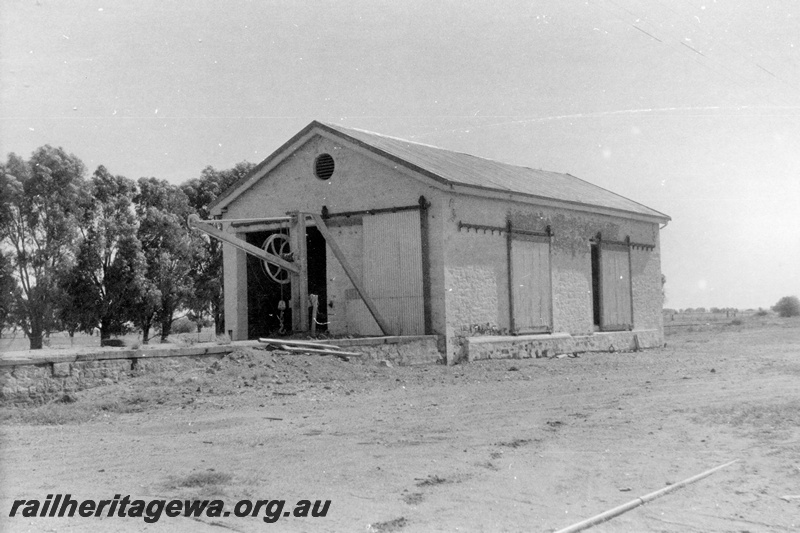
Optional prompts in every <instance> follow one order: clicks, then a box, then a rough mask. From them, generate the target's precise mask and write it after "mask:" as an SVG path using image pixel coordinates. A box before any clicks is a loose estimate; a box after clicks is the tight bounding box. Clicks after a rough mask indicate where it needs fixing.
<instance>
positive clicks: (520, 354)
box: [464, 329, 662, 361]
mask: <svg viewBox="0 0 800 533" xmlns="http://www.w3.org/2000/svg"><path fill="white" fill-rule="evenodd" d="M636 339H638V348H658V347H660V346H661V345H662V341H661V334H660V332H659V331H658V330H655V329H652V330H650V329H648V330H639V331H636V330H634V331H615V332H604V333H594V334H592V335H575V336H573V335H569V334H568V333H555V334H552V335H519V336H505V337H501V336H485V337H467V338H466V339H465V345H464V350H465V352H466V358H467V360H468V361H476V360H479V359H526V358H530V357H552V356H554V355H558V354H562V353H576V352H577V353H580V352H608V351H617V352H624V351H629V350H634V349H636V348H637V345H636Z"/></svg>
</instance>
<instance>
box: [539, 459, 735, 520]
mask: <svg viewBox="0 0 800 533" xmlns="http://www.w3.org/2000/svg"><path fill="white" fill-rule="evenodd" d="M737 461H739V459H734V460H733V461H730V462H728V463H725V464H724V465H719V466H717V467H714V468H712V469H710V470H706V471H705V472H703V473H701V474H697V475H696V476H692V477H690V478H687V479H684V480H683V481H681V482H679V483H675V484H674V485H670V486H668V487H664V488H663V489H660V490H657V491H655V492H651V493H649V494H645V495H644V496H640V497H639V498H636V499H635V500H631V501H629V502H628V503H623V504H622V505H620V506H619V507H614V508H613V509H609V510H608V511H606V512H604V513H600V514H599V515H595V516H593V517H591V518H587V519H586V520H583V521H582V522H578V523H577V524H573V525H571V526H569V527H566V528H564V529H559V530H558V531H556V532H555V533H575V532H576V531H583V530H584V529H589V528H590V527H593V526H596V525H597V524H602V523H603V522H606V521H608V520H611V519H612V518H614V517H616V516H619V515H621V514H623V513H627V512H628V511H630V510H631V509H633V508H635V507H639V506H640V505H644V504H645V503H647V502H649V501H652V500H655V499H656V498H660V497H661V496H663V495H665V494H668V493H670V492H672V491H675V490H678V489H682V488H683V487H685V486H686V485H689V484H691V483H694V482H695V481H700V480H701V479H703V478H705V477H708V476H710V475H711V474H713V473H714V472H716V471H717V470H722V469H723V468H725V467H726V466H730V465H732V464H733V463H735V462H737Z"/></svg>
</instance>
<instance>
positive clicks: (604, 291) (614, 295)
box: [600, 243, 633, 331]
mask: <svg viewBox="0 0 800 533" xmlns="http://www.w3.org/2000/svg"><path fill="white" fill-rule="evenodd" d="M600 271H601V280H600V283H601V291H600V292H601V298H602V303H601V306H602V314H601V315H600V317H601V323H600V328H601V329H603V330H606V331H608V330H623V329H630V328H631V327H632V325H633V313H632V312H631V264H630V249H629V247H628V246H627V245H622V244H610V243H601V245H600Z"/></svg>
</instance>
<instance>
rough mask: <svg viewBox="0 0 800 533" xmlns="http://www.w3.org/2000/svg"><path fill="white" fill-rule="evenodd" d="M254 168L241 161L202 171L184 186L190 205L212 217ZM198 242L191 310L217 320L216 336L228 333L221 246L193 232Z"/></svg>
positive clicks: (196, 210) (202, 216) (200, 315)
mask: <svg viewBox="0 0 800 533" xmlns="http://www.w3.org/2000/svg"><path fill="white" fill-rule="evenodd" d="M254 167H255V165H253V164H252V163H249V162H247V161H242V162H241V163H238V164H236V165H235V166H234V167H233V168H230V169H226V170H217V169H215V168H214V167H211V166H209V167H206V168H205V169H203V171H202V173H201V174H200V177H199V178H194V179H192V180H189V181H187V182H185V183H184V184H183V185H181V188H182V189H183V192H184V193H186V196H187V197H188V199H189V205H190V206H191V207H192V209H193V210H194V211H195V212H196V213H197V214H198V215H199V216H200V218H202V219H207V218H208V217H209V216H210V212H209V206H210V205H211V203H212V202H213V201H214V200H216V199H217V198H218V197H219V196H220V195H221V194H222V193H223V192H225V190H226V189H227V188H228V187H230V186H231V185H233V184H234V183H236V182H237V181H238V180H239V179H241V178H243V177H244V176H247V175H248V174H249V173H250V172H251V171H252V170H253V168H254ZM192 237H193V238H194V239H195V240H196V242H197V243H198V245H197V251H196V253H195V255H194V258H193V259H194V262H193V266H192V277H193V279H194V293H193V294H192V298H191V299H190V301H189V307H190V309H191V310H192V313H193V314H194V315H195V316H196V317H206V316H209V315H210V317H211V319H212V320H213V321H214V324H215V329H216V333H217V334H218V335H219V334H222V333H223V332H224V331H225V320H224V302H223V288H222V243H221V242H219V241H218V240H216V239H212V238H209V237H208V236H207V235H205V234H201V233H199V232H192Z"/></svg>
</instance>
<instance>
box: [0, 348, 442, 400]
mask: <svg viewBox="0 0 800 533" xmlns="http://www.w3.org/2000/svg"><path fill="white" fill-rule="evenodd" d="M325 343H326V344H335V345H337V346H340V347H341V349H342V350H345V351H348V352H356V353H360V354H362V355H361V356H360V359H361V360H362V361H382V360H387V361H390V362H392V363H394V364H397V365H400V366H405V365H418V364H432V363H437V362H438V361H439V359H440V358H441V354H440V353H439V350H438V349H437V348H438V344H439V339H438V337H436V336H435V335H425V336H416V337H376V338H360V339H337V340H330V341H325ZM162 346H163V345H162ZM162 346H158V347H156V346H153V347H148V348H142V349H137V350H131V349H124V348H116V349H99V350H96V351H86V352H66V351H64V352H62V353H54V351H49V352H47V351H43V352H41V353H37V352H30V351H29V352H16V353H6V354H2V358H0V404H28V403H44V402H47V401H50V400H53V399H55V398H59V397H61V396H63V395H64V394H66V393H70V392H75V391H79V390H83V389H89V388H93V387H98V386H101V385H110V384H113V383H116V382H118V381H120V380H123V379H127V378H129V377H131V376H136V375H140V374H143V373H150V372H162V371H165V370H170V369H177V368H179V367H182V366H185V365H186V364H187V363H190V364H197V365H203V366H206V365H208V364H209V363H211V362H213V361H214V360H216V359H221V358H222V357H224V356H225V355H227V354H229V353H231V352H233V351H235V350H237V349H241V348H254V347H264V344H261V343H259V342H258V341H237V342H233V343H230V344H224V345H217V344H196V345H192V346H174V345H173V346H168V347H162Z"/></svg>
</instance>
